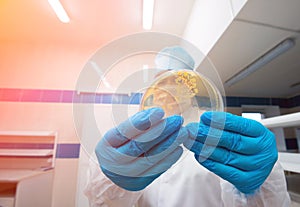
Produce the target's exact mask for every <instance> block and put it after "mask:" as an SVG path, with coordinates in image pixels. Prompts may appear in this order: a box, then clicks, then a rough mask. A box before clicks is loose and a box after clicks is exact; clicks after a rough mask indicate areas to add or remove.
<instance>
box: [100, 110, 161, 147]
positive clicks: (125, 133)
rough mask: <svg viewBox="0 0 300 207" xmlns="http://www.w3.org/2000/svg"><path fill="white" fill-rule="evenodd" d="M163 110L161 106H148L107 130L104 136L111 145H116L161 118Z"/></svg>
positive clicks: (119, 144)
mask: <svg viewBox="0 0 300 207" xmlns="http://www.w3.org/2000/svg"><path fill="white" fill-rule="evenodd" d="M163 116H164V111H163V110H162V109H161V108H150V109H147V110H144V111H140V112H138V113H136V114H135V115H133V116H132V117H130V118H129V119H127V120H126V121H124V122H122V123H121V124H120V125H119V126H117V127H116V128H114V129H112V130H109V131H108V133H107V134H106V135H105V136H104V138H105V139H106V140H107V141H108V143H109V144H110V145H111V146H112V147H118V146H121V145H122V144H124V143H125V142H127V141H128V139H131V138H133V137H135V136H137V135H139V134H141V133H143V132H144V131H146V130H147V129H149V128H150V127H151V126H154V125H156V124H157V123H158V122H160V121H161V120H162V118H163Z"/></svg>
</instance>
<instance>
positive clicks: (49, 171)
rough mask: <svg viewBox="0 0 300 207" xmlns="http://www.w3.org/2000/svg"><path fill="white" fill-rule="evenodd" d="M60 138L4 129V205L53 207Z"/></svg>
mask: <svg viewBox="0 0 300 207" xmlns="http://www.w3.org/2000/svg"><path fill="white" fill-rule="evenodd" d="M56 137H57V136H56V133H54V132H12V131H2V132H0V207H35V206H37V207H39V206H41V207H51V205H52V190H53V189H52V186H53V176H54V170H53V169H54V166H55V165H54V164H55V162H54V161H55V151H56Z"/></svg>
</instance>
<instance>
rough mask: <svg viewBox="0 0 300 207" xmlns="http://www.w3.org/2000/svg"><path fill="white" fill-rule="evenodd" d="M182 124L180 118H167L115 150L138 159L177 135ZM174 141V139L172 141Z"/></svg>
mask: <svg viewBox="0 0 300 207" xmlns="http://www.w3.org/2000/svg"><path fill="white" fill-rule="evenodd" d="M182 123H183V119H182V117H181V116H178V115H174V116H171V117H168V118H166V119H164V120H163V121H161V122H160V123H158V124H157V125H155V126H153V127H151V128H150V129H149V130H148V131H146V132H145V133H143V134H141V135H139V136H137V137H135V138H134V139H133V140H130V141H128V142H127V143H125V144H124V145H122V146H120V147H118V148H117V150H118V152H119V153H121V154H122V153H123V154H125V155H129V156H133V157H139V156H141V155H143V154H144V153H147V152H148V151H149V150H150V149H151V148H153V147H154V146H156V145H157V144H159V143H160V142H162V141H163V140H166V139H169V136H170V135H172V134H173V133H175V132H176V133H177V134H178V131H179V129H180V127H181V125H182ZM172 140H173V141H174V139H172ZM172 140H170V141H172Z"/></svg>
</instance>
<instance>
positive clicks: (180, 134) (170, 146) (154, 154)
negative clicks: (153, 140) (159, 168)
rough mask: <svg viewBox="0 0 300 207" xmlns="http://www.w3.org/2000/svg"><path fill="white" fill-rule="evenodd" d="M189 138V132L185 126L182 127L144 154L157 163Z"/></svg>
mask: <svg viewBox="0 0 300 207" xmlns="http://www.w3.org/2000/svg"><path fill="white" fill-rule="evenodd" d="M187 138H188V132H187V130H186V128H185V127H181V128H180V130H179V131H176V132H174V133H173V134H171V135H170V136H169V137H168V138H166V139H164V140H162V141H161V142H160V143H158V144H157V145H155V146H154V147H152V148H151V149H150V150H149V151H148V152H146V153H145V154H144V156H146V157H148V160H149V161H150V162H153V163H156V162H157V161H158V160H160V159H162V158H163V157H164V156H166V155H167V154H169V153H170V152H171V151H173V150H174V149H176V148H177V147H178V146H179V145H181V144H182V143H183V142H184V141H185V140H186V139H187Z"/></svg>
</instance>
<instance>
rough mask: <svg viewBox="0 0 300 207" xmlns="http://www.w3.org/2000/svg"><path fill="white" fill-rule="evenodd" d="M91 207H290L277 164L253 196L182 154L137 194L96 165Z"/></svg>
mask: <svg viewBox="0 0 300 207" xmlns="http://www.w3.org/2000/svg"><path fill="white" fill-rule="evenodd" d="M85 194H86V196H87V197H88V198H89V201H90V206H91V207H106V206H107V207H132V206H134V205H135V206H138V207H182V206H187V207H214V206H216V207H219V206H226V207H227V206H228V207H233V206H247V207H249V206H255V207H257V206H259V207H262V206H271V207H287V206H290V198H289V195H288V192H287V188H286V181H285V177H284V172H283V170H282V168H281V166H280V165H279V164H278V163H276V165H275V166H274V168H273V171H272V173H271V174H270V175H269V177H268V178H267V180H266V181H265V182H264V184H263V185H262V186H261V188H260V190H259V191H258V192H256V193H255V194H254V195H252V196H245V195H244V194H242V193H240V192H239V191H238V190H237V189H236V188H235V187H234V186H233V185H231V184H230V183H229V182H227V181H225V180H223V179H221V178H220V177H218V176H217V175H215V174H213V173H212V172H210V171H208V170H206V169H205V168H204V167H202V166H201V165H200V164H199V163H198V162H197V161H196V160H195V159H194V156H193V153H191V152H189V151H185V152H184V154H183V156H182V157H181V159H180V160H178V162H177V163H175V164H174V165H173V166H172V167H171V168H170V169H169V170H168V171H166V172H165V173H164V174H162V175H161V176H160V177H159V178H157V179H156V180H154V181H153V183H151V184H150V185H149V186H148V187H147V188H145V189H144V190H142V191H138V192H131V191H126V190H124V189H122V188H120V187H118V186H116V185H115V184H114V183H112V182H111V181H110V180H109V179H108V178H106V176H105V175H104V174H103V173H102V172H101V170H100V168H99V166H97V165H96V164H95V163H94V164H92V165H91V168H90V172H89V179H88V183H87V186H86V189H85Z"/></svg>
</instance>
